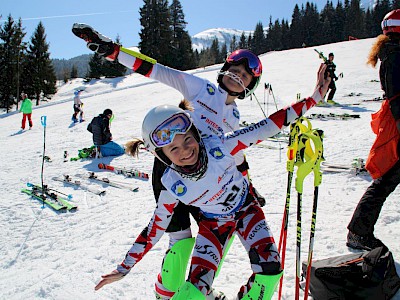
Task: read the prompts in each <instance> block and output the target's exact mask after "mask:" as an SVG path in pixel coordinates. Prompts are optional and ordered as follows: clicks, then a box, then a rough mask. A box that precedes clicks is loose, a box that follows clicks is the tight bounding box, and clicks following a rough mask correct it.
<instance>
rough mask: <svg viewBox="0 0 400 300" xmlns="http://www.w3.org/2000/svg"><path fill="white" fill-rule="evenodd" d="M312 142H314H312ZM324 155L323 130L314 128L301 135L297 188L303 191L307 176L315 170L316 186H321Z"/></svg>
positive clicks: (300, 191)
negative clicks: (321, 168) (321, 165)
mask: <svg viewBox="0 0 400 300" xmlns="http://www.w3.org/2000/svg"><path fill="white" fill-rule="evenodd" d="M311 142H312V144H311ZM322 157H323V145H322V130H317V129H313V130H311V131H309V132H304V133H302V134H301V135H300V136H299V147H298V152H297V154H296V162H295V164H296V165H297V167H298V168H297V178H296V184H295V185H296V190H297V191H298V192H299V193H302V192H303V182H304V179H305V177H306V176H307V175H308V174H310V173H311V171H313V172H314V186H319V185H320V184H321V181H322V173H321V172H320V164H321V161H322Z"/></svg>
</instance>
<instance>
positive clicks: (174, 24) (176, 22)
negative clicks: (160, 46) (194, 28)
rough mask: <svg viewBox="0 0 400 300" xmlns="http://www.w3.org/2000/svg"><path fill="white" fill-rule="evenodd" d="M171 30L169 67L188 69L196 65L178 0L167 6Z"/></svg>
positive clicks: (190, 40)
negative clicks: (170, 59)
mask: <svg viewBox="0 0 400 300" xmlns="http://www.w3.org/2000/svg"><path fill="white" fill-rule="evenodd" d="M169 12H170V16H171V30H172V50H171V51H172V58H173V59H172V61H171V67H174V68H176V69H178V70H189V69H193V68H195V67H196V65H195V61H194V54H193V49H192V39H191V38H190V35H189V33H188V32H187V31H186V30H185V27H186V24H187V23H186V21H185V15H184V13H183V9H182V6H181V3H180V2H179V0H173V1H172V4H171V6H170V7H169Z"/></svg>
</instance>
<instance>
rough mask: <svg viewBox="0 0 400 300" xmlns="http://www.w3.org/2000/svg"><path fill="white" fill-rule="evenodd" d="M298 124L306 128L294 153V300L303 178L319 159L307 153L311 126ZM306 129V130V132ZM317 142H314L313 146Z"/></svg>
mask: <svg viewBox="0 0 400 300" xmlns="http://www.w3.org/2000/svg"><path fill="white" fill-rule="evenodd" d="M299 121H300V123H299V124H301V122H302V121H306V122H307V123H308V126H307V127H306V126H304V125H303V126H304V127H305V128H303V130H302V133H301V134H300V135H299V136H298V141H299V142H298V143H299V146H298V149H297V152H296V161H295V164H296V165H297V173H296V181H295V187H296V191H297V227H296V232H297V234H296V286H295V299H296V300H298V299H299V296H300V295H299V287H300V257H301V226H302V224H301V223H302V221H301V214H302V201H303V183H304V179H305V177H306V176H307V175H308V174H310V173H311V171H312V170H313V168H314V166H315V164H316V161H317V159H318V157H319V155H318V153H319V152H318V151H315V152H313V151H310V150H309V151H307V149H308V148H311V146H310V139H312V140H313V141H314V135H313V134H312V126H311V123H310V121H309V120H308V119H306V118H300V119H299ZM307 129H308V130H307ZM315 143H317V142H314V144H315Z"/></svg>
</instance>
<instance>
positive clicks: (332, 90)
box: [327, 79, 336, 100]
mask: <svg viewBox="0 0 400 300" xmlns="http://www.w3.org/2000/svg"><path fill="white" fill-rule="evenodd" d="M329 89H330V92H329V95H328V99H327V100H333V97H335V93H336V84H335V80H333V79H332V80H331V83H330V84H329Z"/></svg>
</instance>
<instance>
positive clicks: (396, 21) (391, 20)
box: [381, 9, 400, 35]
mask: <svg viewBox="0 0 400 300" xmlns="http://www.w3.org/2000/svg"><path fill="white" fill-rule="evenodd" d="M381 26H382V30H383V34H386V35H387V34H390V33H392V32H394V33H400V9H395V10H392V11H391V12H389V13H388V14H386V16H385V17H384V18H383V21H382V23H381Z"/></svg>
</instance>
